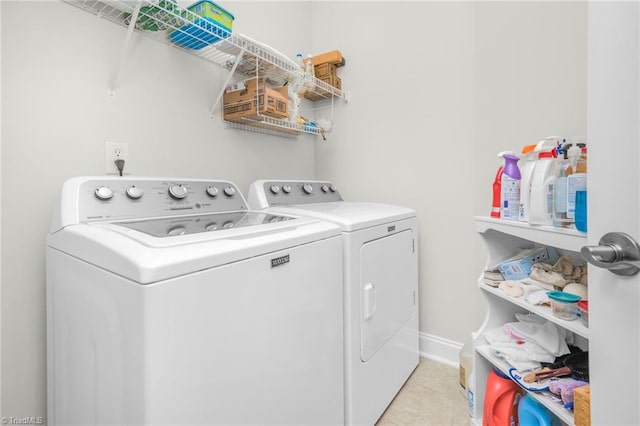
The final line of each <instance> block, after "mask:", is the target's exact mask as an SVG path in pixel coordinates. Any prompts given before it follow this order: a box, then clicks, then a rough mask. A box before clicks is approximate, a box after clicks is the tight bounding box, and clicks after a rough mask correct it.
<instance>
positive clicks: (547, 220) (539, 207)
mask: <svg viewBox="0 0 640 426" xmlns="http://www.w3.org/2000/svg"><path fill="white" fill-rule="evenodd" d="M556 156H557V154H556V150H555V148H554V149H552V150H551V151H546V152H541V153H539V154H538V160H537V161H536V163H535V166H534V168H533V177H532V178H531V196H530V198H529V208H530V210H529V223H530V224H532V225H553V194H554V192H553V184H554V179H555V176H556V166H557V165H558V162H557V161H556Z"/></svg>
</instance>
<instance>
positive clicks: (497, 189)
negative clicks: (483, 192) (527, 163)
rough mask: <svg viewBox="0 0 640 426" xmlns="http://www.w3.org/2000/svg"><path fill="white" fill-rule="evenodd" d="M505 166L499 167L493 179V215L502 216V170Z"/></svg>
mask: <svg viewBox="0 0 640 426" xmlns="http://www.w3.org/2000/svg"><path fill="white" fill-rule="evenodd" d="M503 169H504V166H500V167H498V172H497V173H496V178H495V179H494V180H493V202H492V203H491V217H497V218H500V194H501V193H502V183H501V182H502V171H503Z"/></svg>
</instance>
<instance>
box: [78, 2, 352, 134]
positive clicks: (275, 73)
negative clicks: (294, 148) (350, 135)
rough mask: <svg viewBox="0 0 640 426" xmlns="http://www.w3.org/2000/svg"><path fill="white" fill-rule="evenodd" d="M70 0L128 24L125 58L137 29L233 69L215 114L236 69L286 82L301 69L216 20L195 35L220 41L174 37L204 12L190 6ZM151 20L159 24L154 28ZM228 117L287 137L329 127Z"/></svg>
mask: <svg viewBox="0 0 640 426" xmlns="http://www.w3.org/2000/svg"><path fill="white" fill-rule="evenodd" d="M65 1H66V2H67V3H69V4H72V5H74V6H77V7H79V8H81V9H83V10H85V11H87V12H90V13H92V14H94V15H97V16H99V17H102V18H104V19H107V20H109V21H111V22H114V23H116V24H118V25H121V26H124V27H127V28H128V31H127V37H126V39H125V43H124V46H123V54H122V56H121V62H122V60H123V59H124V57H125V54H126V51H127V49H128V44H129V41H130V39H131V35H132V33H133V32H134V31H135V32H138V33H142V34H144V35H146V36H148V37H151V38H154V39H156V40H158V41H160V42H163V43H166V44H169V45H171V46H173V47H175V48H176V49H180V50H183V51H185V52H187V53H189V54H192V55H195V56H197V57H199V58H202V59H204V60H206V61H208V62H211V63H214V64H216V65H219V66H221V67H222V68H225V69H227V70H229V75H228V77H227V80H226V82H225V83H224V84H223V86H222V88H221V90H220V92H219V94H218V96H217V97H216V99H215V101H214V102H213V105H212V107H211V113H212V116H213V112H214V109H215V108H216V107H217V106H218V105H219V104H220V101H221V99H222V95H223V93H224V89H225V87H226V86H227V84H228V83H229V82H230V81H231V79H232V77H233V74H234V73H235V72H239V73H241V74H244V75H246V76H249V77H265V78H266V80H267V82H268V83H270V84H272V85H274V86H283V85H284V84H287V82H289V81H290V80H291V78H292V77H293V76H294V75H295V74H296V73H299V69H298V68H299V67H298V65H297V64H296V63H295V62H294V61H293V60H292V59H290V58H288V57H287V56H285V55H283V54H282V53H280V52H278V51H277V50H275V49H273V48H271V47H269V46H267V45H265V44H263V43H260V42H259V41H256V40H253V39H251V38H249V37H247V36H244V35H242V34H236V33H233V32H229V31H227V30H225V29H223V28H220V27H216V26H213V25H207V26H206V27H200V28H199V29H198V31H199V33H198V34H197V35H191V37H193V38H195V39H196V40H203V39H204V38H206V37H211V36H213V37H217V38H220V39H222V40H220V41H218V42H216V43H213V44H210V45H208V46H206V47H204V48H202V49H198V50H194V49H190V48H187V47H184V46H182V45H179V44H175V43H173V42H172V41H171V38H170V36H169V34H171V33H172V32H173V31H175V30H178V29H181V28H183V27H184V26H186V25H188V24H189V23H190V22H192V21H195V20H196V19H198V18H199V17H198V16H197V15H195V14H193V13H192V12H190V11H188V10H186V9H183V8H180V9H176V8H175V6H174V3H172V2H170V1H167V0H102V1H97V0H65ZM145 23H146V24H147V25H146V26H145V25H144V24H145ZM149 23H150V24H151V26H153V27H154V28H156V29H157V30H149V29H148V28H149ZM145 27H146V29H145ZM120 65H121V64H119V66H118V67H117V68H118V69H117V70H116V72H115V75H114V76H113V79H112V81H111V83H110V85H111V87H110V88H109V90H110V91H113V90H114V89H115V85H116V84H117V79H118V73H119V68H120ZM311 86H312V88H311V89H307V90H308V91H311V92H313V93H314V94H315V95H316V98H317V99H320V100H323V99H328V100H330V101H331V107H333V101H334V99H337V100H344V101H347V100H348V95H347V92H345V91H343V90H341V89H338V88H335V87H333V86H331V85H329V84H327V83H326V82H324V81H322V80H320V79H317V78H315V77H312V85H311ZM227 123H228V125H229V127H233V128H239V129H242V130H248V131H254V132H258V133H269V134H275V135H279V136H286V137H291V136H295V135H298V134H301V133H307V134H314V135H322V136H323V137H324V131H323V130H322V129H320V128H317V127H314V126H310V125H308V124H300V123H292V122H288V121H285V120H278V119H274V118H271V117H268V116H264V115H260V116H258V117H255V118H247V119H244V120H243V121H241V122H227Z"/></svg>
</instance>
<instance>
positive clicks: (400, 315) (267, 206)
mask: <svg viewBox="0 0 640 426" xmlns="http://www.w3.org/2000/svg"><path fill="white" fill-rule="evenodd" d="M248 200H249V205H250V206H251V208H253V209H264V210H263V211H268V212H270V213H274V214H293V215H299V216H306V217H313V218H317V219H321V220H324V221H327V222H330V223H335V224H337V225H339V226H340V228H341V229H342V235H343V241H344V280H345V293H344V303H345V305H344V321H345V423H346V424H349V425H373V424H374V423H375V422H376V421H377V420H378V418H379V417H380V415H381V414H382V413H383V412H384V410H385V409H386V408H387V406H388V405H389V403H390V402H391V400H392V399H393V398H394V396H395V395H396V394H397V392H398V390H399V389H400V388H401V387H402V385H403V384H404V382H405V381H406V379H407V378H408V377H409V375H410V374H411V372H412V371H413V370H414V369H415V367H416V366H417V365H418V362H419V350H418V266H417V265H418V263H417V247H416V239H417V235H418V234H417V220H416V214H415V211H414V210H411V209H408V208H404V207H398V206H390V205H386V204H376V203H359V202H345V201H343V199H342V197H341V196H340V193H339V192H338V191H337V189H336V187H335V186H334V185H333V184H331V183H330V182H319V181H304V182H301V181H291V180H289V181H287V180H278V181H275V180H274V181H266V180H260V181H256V182H254V183H253V184H251V187H250V189H249V196H248Z"/></svg>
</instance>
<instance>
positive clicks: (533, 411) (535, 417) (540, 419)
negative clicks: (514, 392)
mask: <svg viewBox="0 0 640 426" xmlns="http://www.w3.org/2000/svg"><path fill="white" fill-rule="evenodd" d="M518 421H519V422H520V425H522V426H561V425H562V422H561V421H560V419H558V418H557V417H556V416H554V415H553V414H552V413H551V411H549V410H548V409H547V408H546V407H545V406H544V405H542V404H541V403H539V402H538V401H536V400H535V399H534V398H532V397H531V396H530V395H525V396H524V397H522V398H521V399H520V402H519V403H518Z"/></svg>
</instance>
